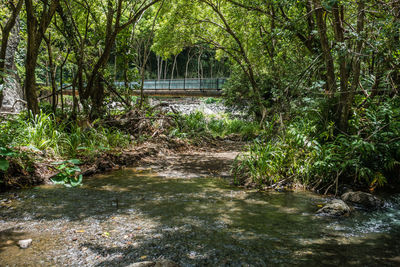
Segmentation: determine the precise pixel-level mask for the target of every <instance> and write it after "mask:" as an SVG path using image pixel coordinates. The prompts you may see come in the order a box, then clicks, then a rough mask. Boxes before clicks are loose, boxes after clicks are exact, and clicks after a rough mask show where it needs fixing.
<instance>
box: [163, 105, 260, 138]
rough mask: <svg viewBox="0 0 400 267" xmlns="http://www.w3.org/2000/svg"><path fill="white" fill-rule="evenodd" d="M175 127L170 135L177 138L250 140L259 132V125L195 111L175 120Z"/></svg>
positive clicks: (226, 116)
mask: <svg viewBox="0 0 400 267" xmlns="http://www.w3.org/2000/svg"><path fill="white" fill-rule="evenodd" d="M176 122H177V123H176V127H174V128H173V129H172V131H171V133H170V135H171V136H175V137H179V138H189V139H196V138H197V139H198V138H207V137H208V138H234V139H240V140H244V141H248V140H252V139H254V138H255V137H256V136H258V135H259V134H260V132H261V128H260V127H259V125H258V124H257V123H255V122H252V121H246V120H241V119H237V118H229V116H228V115H227V114H225V115H222V116H219V117H216V116H215V115H210V116H207V115H205V114H204V113H202V112H200V111H197V112H194V113H191V114H188V115H179V116H178V117H177V118H176Z"/></svg>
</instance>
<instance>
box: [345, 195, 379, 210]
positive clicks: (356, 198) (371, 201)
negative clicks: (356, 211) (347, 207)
mask: <svg viewBox="0 0 400 267" xmlns="http://www.w3.org/2000/svg"><path fill="white" fill-rule="evenodd" d="M341 199H342V200H343V201H345V202H347V203H350V204H355V205H357V206H361V207H362V208H365V209H372V210H373V209H379V208H381V207H382V206H383V204H384V202H383V201H382V200H380V199H379V198H377V197H376V196H374V195H371V194H369V193H365V192H360V191H358V192H347V193H344V194H343V195H342V196H341Z"/></svg>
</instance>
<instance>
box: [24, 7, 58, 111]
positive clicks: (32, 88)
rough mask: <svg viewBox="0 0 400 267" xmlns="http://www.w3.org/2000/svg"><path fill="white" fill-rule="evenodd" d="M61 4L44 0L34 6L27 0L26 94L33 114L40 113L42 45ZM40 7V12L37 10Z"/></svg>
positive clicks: (29, 108)
mask: <svg viewBox="0 0 400 267" xmlns="http://www.w3.org/2000/svg"><path fill="white" fill-rule="evenodd" d="M58 5H59V0H50V2H49V1H48V0H43V1H42V4H41V5H40V4H39V3H38V4H36V6H34V3H33V1H32V0H25V8H26V16H27V31H28V41H27V42H28V46H27V51H26V63H25V85H24V86H25V95H26V99H27V103H28V110H29V111H31V112H32V114H34V115H35V114H38V113H39V105H38V100H37V92H36V75H35V70H36V64H37V59H38V55H39V49H40V45H41V43H42V40H43V38H44V35H45V33H46V30H47V28H48V27H49V25H50V23H51V20H52V18H53V15H54V13H55V12H56V9H57V7H58ZM38 9H40V10H41V11H40V14H36V12H35V11H36V10H38Z"/></svg>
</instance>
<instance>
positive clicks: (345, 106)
mask: <svg viewBox="0 0 400 267" xmlns="http://www.w3.org/2000/svg"><path fill="white" fill-rule="evenodd" d="M364 9H365V2H364V0H358V1H357V14H358V15H357V34H358V35H359V36H360V35H361V34H362V32H363V30H364V17H365V10H364ZM363 44H364V42H363V40H362V38H360V37H359V38H358V40H357V41H356V50H355V51H354V52H355V53H354V54H355V56H353V60H352V61H353V65H352V72H353V80H352V85H351V88H350V89H349V90H347V85H346V90H345V91H343V92H342V94H341V98H340V108H341V109H340V121H339V129H340V130H342V131H343V132H346V131H347V128H348V121H349V115H350V109H351V106H352V104H353V101H354V95H355V93H356V90H357V88H358V84H359V82H360V72H361V59H360V57H359V56H358V55H359V54H361V51H362V47H363ZM344 65H345V64H344ZM344 68H346V66H344ZM343 71H346V70H343ZM341 72H342V70H341ZM346 78H347V74H346V77H345V78H344V79H346ZM341 81H342V77H341ZM346 83H347V80H346ZM341 86H342V85H341Z"/></svg>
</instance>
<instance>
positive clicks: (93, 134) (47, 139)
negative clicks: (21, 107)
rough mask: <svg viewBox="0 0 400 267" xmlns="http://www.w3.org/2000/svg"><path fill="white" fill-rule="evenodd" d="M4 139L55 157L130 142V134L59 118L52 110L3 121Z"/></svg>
mask: <svg viewBox="0 0 400 267" xmlns="http://www.w3.org/2000/svg"><path fill="white" fill-rule="evenodd" d="M1 130H2V131H1V134H0V137H1V139H3V140H5V141H6V142H7V145H8V146H11V147H27V148H28V149H31V150H33V151H42V152H46V153H47V154H50V155H51V156H54V157H69V158H75V157H77V156H79V155H82V156H85V155H86V156H87V155H91V154H96V153H98V152H100V151H104V150H109V149H113V148H124V147H126V146H128V145H129V142H130V141H129V140H130V139H129V136H128V135H126V134H124V133H122V132H121V131H119V130H117V129H112V128H106V127H102V126H95V127H89V128H86V129H82V128H81V127H79V126H78V125H77V124H76V123H74V122H70V121H58V120H56V119H55V118H54V116H53V115H51V114H45V113H43V112H41V113H40V114H38V115H36V116H31V117H29V116H26V114H25V115H24V114H22V115H20V116H19V117H18V118H16V119H14V120H9V121H7V122H6V123H3V124H2V125H1Z"/></svg>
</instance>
